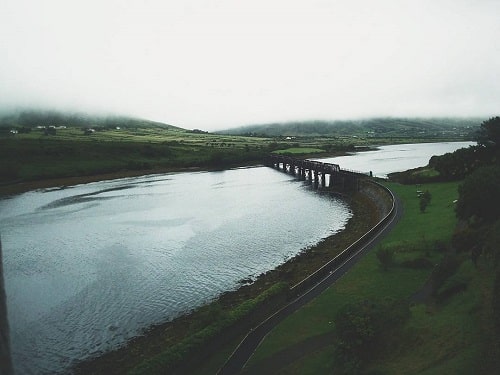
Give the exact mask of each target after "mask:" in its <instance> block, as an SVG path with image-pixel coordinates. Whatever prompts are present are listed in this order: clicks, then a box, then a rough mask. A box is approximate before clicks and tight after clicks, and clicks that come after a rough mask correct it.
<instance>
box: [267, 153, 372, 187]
mask: <svg viewBox="0 0 500 375" xmlns="http://www.w3.org/2000/svg"><path fill="white" fill-rule="evenodd" d="M266 165H267V166H269V167H272V168H277V169H281V170H283V171H284V172H286V173H290V174H292V175H294V176H296V175H298V176H299V178H300V179H301V180H304V181H307V182H309V183H311V184H313V185H314V186H315V187H318V188H319V187H322V188H331V189H335V190H350V191H352V190H358V189H359V179H360V178H364V177H367V176H368V174H366V173H361V172H356V171H351V170H347V169H342V168H340V166H339V165H338V164H333V163H323V162H320V161H315V160H308V159H298V158H294V157H291V156H284V155H276V154H271V155H268V157H267V160H266ZM327 177H328V182H327Z"/></svg>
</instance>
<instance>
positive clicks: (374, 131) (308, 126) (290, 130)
mask: <svg viewBox="0 0 500 375" xmlns="http://www.w3.org/2000/svg"><path fill="white" fill-rule="evenodd" d="M483 120H484V119H480V118H374V119H364V120H345V121H304V122H288V123H270V124H261V125H249V126H244V127H239V128H234V129H228V130H225V131H222V132H220V133H223V134H238V135H254V136H255V135H259V136H271V137H276V136H325V135H328V136H339V137H340V136H345V135H355V136H362V137H373V138H387V137H410V138H450V137H452V138H462V139H466V138H469V137H470V135H471V133H472V132H474V131H475V130H476V129H477V128H478V127H479V124H480V123H481V122H482V121H483Z"/></svg>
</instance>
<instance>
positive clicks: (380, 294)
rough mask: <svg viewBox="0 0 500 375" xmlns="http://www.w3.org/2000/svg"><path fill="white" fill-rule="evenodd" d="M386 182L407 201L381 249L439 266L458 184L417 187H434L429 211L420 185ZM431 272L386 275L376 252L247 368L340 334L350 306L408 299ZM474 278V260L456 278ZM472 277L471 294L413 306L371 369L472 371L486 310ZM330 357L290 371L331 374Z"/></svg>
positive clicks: (287, 325)
mask: <svg viewBox="0 0 500 375" xmlns="http://www.w3.org/2000/svg"><path fill="white" fill-rule="evenodd" d="M387 185H388V186H389V187H390V188H391V189H392V190H393V191H394V192H395V193H396V194H397V195H398V196H399V197H400V198H401V200H402V201H403V205H404V210H405V214H404V217H403V218H402V220H401V221H400V222H399V223H398V225H397V226H396V228H395V229H394V230H393V231H392V232H391V233H390V234H389V235H388V236H387V237H386V238H385V239H384V240H383V243H382V246H395V247H399V248H401V249H406V250H402V251H401V252H399V253H397V254H395V258H396V263H398V262H400V261H401V260H404V259H407V258H408V257H417V256H421V255H422V254H427V255H428V256H429V257H430V258H431V259H433V260H435V261H436V262H437V261H438V260H439V259H440V258H441V257H442V253H441V252H440V250H438V249H437V248H436V247H435V246H433V244H434V243H435V242H436V241H438V242H439V243H446V242H448V241H449V240H450V238H451V234H452V232H453V229H454V227H455V225H456V218H455V213H454V205H453V201H454V200H455V199H456V198H457V185H458V183H439V184H428V185H424V186H419V187H418V189H419V190H429V191H430V192H431V194H432V201H431V204H430V205H429V206H428V209H427V211H426V212H425V213H421V212H420V210H419V205H418V198H417V194H416V190H417V188H416V187H415V186H402V185H397V184H391V183H388V184H387ZM430 272H431V270H430V269H423V270H422V269H417V270H415V269H409V268H403V267H398V266H394V267H392V268H390V269H389V270H388V271H383V270H382V268H381V267H380V263H379V261H378V260H377V258H376V255H375V251H372V252H370V253H369V254H367V255H366V256H365V257H363V258H362V259H361V260H360V261H359V263H358V264H356V265H355V266H354V267H353V268H352V269H351V270H350V271H349V272H348V273H347V274H346V275H345V276H344V277H342V278H341V279H340V280H339V281H338V282H337V283H336V284H335V285H333V286H332V287H330V288H329V289H328V290H326V291H325V292H324V293H323V294H322V295H320V296H319V297H318V298H316V299H315V300H314V301H312V302H311V303H309V304H308V305H306V306H304V307H303V308H301V309H300V310H298V311H297V312H295V313H294V314H292V315H291V316H290V317H288V318H287V319H285V320H284V321H283V322H282V323H281V324H279V325H278V326H277V327H276V328H275V329H274V330H273V331H272V332H271V333H270V334H269V335H268V336H267V337H266V339H265V340H264V341H263V343H262V344H261V345H260V347H259V348H258V349H257V351H256V353H255V354H254V356H253V357H252V358H251V359H250V361H249V364H248V368H249V370H250V371H251V368H252V366H253V365H257V364H258V363H259V362H260V361H262V360H263V359H266V358H270V357H272V356H273V355H274V354H275V353H277V352H279V351H280V350H283V349H285V348H287V347H289V346H291V345H293V344H296V343H300V342H302V341H303V340H305V339H307V338H310V337H313V336H316V335H320V334H323V333H326V332H332V331H334V327H335V323H334V316H335V313H336V312H337V311H338V310H339V309H340V308H341V307H342V306H344V305H345V304H347V303H351V302H353V301H360V300H363V299H376V298H385V297H392V298H394V299H396V300H399V299H407V298H409V297H410V296H411V295H412V294H413V293H414V292H415V291H417V290H418V289H419V288H420V287H421V286H422V285H423V284H424V283H425V281H426V280H427V279H428V277H429V275H430ZM474 275H476V273H475V272H474V269H473V267H472V265H471V262H470V261H468V260H466V261H464V263H463V264H462V266H461V267H460V268H459V270H458V271H457V274H456V275H455V276H454V277H456V278H459V279H466V280H471V278H472V277H473V276H474ZM484 277H486V276H484ZM474 280H475V281H470V282H471V283H472V284H471V286H470V287H469V288H468V289H467V290H466V291H465V292H462V293H460V294H458V295H456V296H454V297H453V298H451V299H450V300H449V301H447V304H445V305H443V306H440V307H438V308H435V309H434V310H429V309H428V307H427V306H425V305H416V306H413V307H412V315H411V319H410V322H409V323H408V325H407V327H405V330H406V331H405V337H406V338H404V339H403V340H402V341H401V342H400V343H399V345H398V347H397V348H394V350H393V351H392V353H393V355H392V356H391V355H386V356H385V357H383V359H382V360H381V361H380V362H375V363H374V364H372V369H373V370H377V369H378V370H380V372H381V373H384V374H385V373H388V374H397V373H428V374H432V373H467V371H468V370H470V369H472V368H473V367H474V366H475V364H476V362H475V361H476V360H477V358H478V353H479V351H480V342H479V341H478V329H479V328H478V320H477V318H476V316H475V315H474V314H473V312H474V311H476V310H477V309H480V306H481V300H480V298H479V297H478V296H477V295H476V294H475V293H474V291H475V290H477V288H478V287H477V286H476V285H475V284H474V282H475V283H479V282H481V281H477V280H476V279H474ZM483 282H484V281H483ZM332 357H333V349H332V347H328V348H326V349H325V350H323V351H320V352H318V353H315V354H314V355H313V356H312V357H311V358H308V357H306V358H303V359H301V360H300V361H297V362H296V363H294V364H290V365H289V366H290V368H292V367H294V368H295V369H294V370H293V371H290V372H288V373H301V374H302V373H318V374H322V373H331V372H332V371H333V369H334V367H333V366H334V364H333V362H332V360H331V358H332ZM325 366H326V367H327V368H325ZM403 369H404V370H403Z"/></svg>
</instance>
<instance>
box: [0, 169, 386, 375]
mask: <svg viewBox="0 0 500 375" xmlns="http://www.w3.org/2000/svg"><path fill="white" fill-rule="evenodd" d="M246 167H248V168H251V167H253V166H246ZM201 171H207V169H203V168H184V169H182V168H177V169H173V168H170V169H153V170H147V171H120V172H114V173H107V174H101V175H89V176H79V177H66V178H54V179H47V180H37V181H31V182H23V183H16V184H10V185H3V186H0V199H2V198H8V196H11V195H17V194H22V193H25V192H29V191H32V190H38V189H49V188H57V187H61V188H62V187H68V186H74V185H79V184H85V183H91V182H98V181H107V180H114V179H121V178H127V177H139V176H147V175H152V174H161V173H181V172H201ZM333 194H335V193H333ZM337 194H338V193H337ZM344 199H345V200H347V203H348V204H349V207H350V208H351V210H352V212H353V216H352V217H351V219H349V221H348V222H347V224H346V226H345V228H344V229H343V230H341V231H340V232H337V233H335V234H333V235H331V236H328V237H326V238H324V239H322V240H320V241H319V242H318V243H317V244H316V245H314V246H311V247H308V248H304V249H303V250H302V251H301V252H300V253H299V254H298V255H296V256H295V257H293V258H292V259H290V260H288V261H287V262H285V263H283V264H281V265H280V266H278V267H277V268H275V269H273V270H270V271H268V272H266V273H265V274H261V275H259V276H258V278H257V279H256V280H255V281H254V282H253V283H251V284H245V281H244V280H242V283H241V286H239V287H238V288H237V289H235V290H231V291H227V292H225V293H223V294H221V295H220V296H219V297H218V298H215V299H214V300H213V301H210V302H208V303H207V304H204V305H202V306H201V307H200V308H197V309H194V310H191V311H188V312H186V313H185V314H182V315H181V316H178V317H176V318H174V319H173V320H169V321H165V322H163V323H159V324H156V325H152V326H150V327H148V328H146V329H145V330H144V331H143V332H142V333H141V334H139V335H138V336H136V337H133V338H131V339H130V340H128V341H126V342H125V343H124V344H123V345H122V346H121V347H119V348H117V349H114V350H111V351H108V352H104V353H100V354H98V355H97V356H94V357H89V358H87V359H84V360H82V361H80V362H76V363H75V364H74V365H73V366H71V367H70V368H68V370H70V371H71V372H73V373H75V374H122V373H124V372H127V371H128V370H130V369H131V368H133V367H134V366H136V365H137V364H138V363H140V362H141V361H142V360H143V359H145V358H148V357H151V356H153V355H155V354H157V353H158V352H159V351H161V350H162V349H163V348H164V347H166V346H170V345H173V344H175V343H176V342H178V341H180V340H181V339H182V338H183V337H185V336H186V334H187V332H188V331H189V328H190V326H191V325H192V323H193V322H196V321H197V320H198V319H199V316H200V310H201V309H203V308H206V307H207V306H209V305H210V304H212V303H214V302H218V303H221V304H222V305H223V306H224V307H227V308H230V307H232V306H235V305H237V304H239V303H242V302H244V301H245V300H248V299H250V298H253V297H255V296H257V295H259V294H260V293H262V292H263V291H264V290H266V289H268V288H269V287H270V286H271V285H273V284H275V283H277V282H280V281H285V282H287V283H289V285H293V284H295V283H296V282H299V281H301V280H302V279H304V278H305V277H306V276H308V275H309V274H311V273H312V272H314V271H315V270H317V269H318V268H319V267H320V266H321V265H323V264H324V263H326V262H327V261H329V260H330V259H331V258H333V257H334V256H335V255H336V254H338V253H339V252H340V251H342V250H343V249H344V248H346V247H347V246H349V245H350V244H351V243H353V242H354V241H356V240H357V239H358V238H359V237H361V236H362V235H363V234H364V233H366V232H367V231H368V230H369V229H370V228H371V227H372V226H373V225H374V223H376V222H377V217H378V208H377V207H376V205H375V204H374V202H373V200H372V199H370V198H369V197H367V196H363V194H355V195H353V196H344Z"/></svg>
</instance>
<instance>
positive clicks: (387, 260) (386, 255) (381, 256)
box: [376, 247, 394, 271]
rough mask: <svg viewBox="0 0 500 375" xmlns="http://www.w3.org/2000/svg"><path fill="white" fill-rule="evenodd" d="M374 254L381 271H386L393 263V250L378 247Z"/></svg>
mask: <svg viewBox="0 0 500 375" xmlns="http://www.w3.org/2000/svg"><path fill="white" fill-rule="evenodd" d="M376 254H377V258H378V260H379V262H380V265H381V267H382V269H383V270H384V271H387V270H388V269H389V267H390V266H392V264H393V263H394V250H393V249H391V248H384V247H380V248H379V249H378V250H377V253H376Z"/></svg>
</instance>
